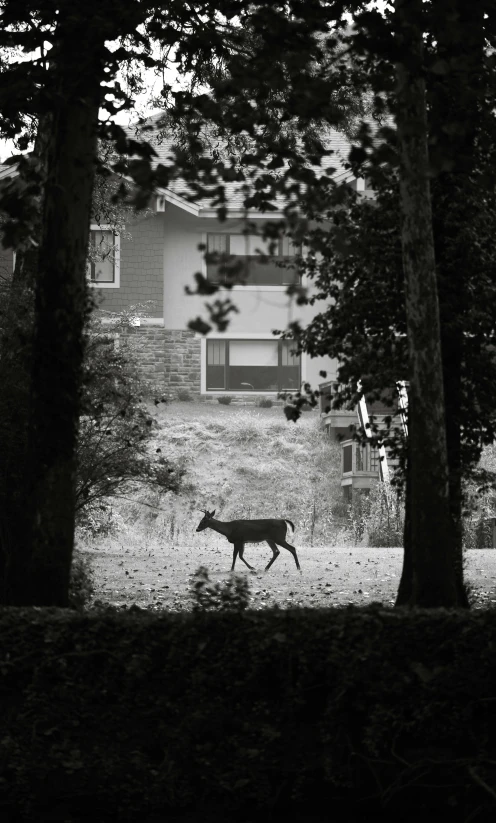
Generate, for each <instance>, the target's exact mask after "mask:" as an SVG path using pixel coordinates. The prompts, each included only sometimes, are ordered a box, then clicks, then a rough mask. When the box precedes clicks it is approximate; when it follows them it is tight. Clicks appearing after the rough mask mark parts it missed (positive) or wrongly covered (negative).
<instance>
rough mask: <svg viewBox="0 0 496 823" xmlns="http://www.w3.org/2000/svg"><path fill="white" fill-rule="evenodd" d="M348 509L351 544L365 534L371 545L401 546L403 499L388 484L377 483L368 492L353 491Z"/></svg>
mask: <svg viewBox="0 0 496 823" xmlns="http://www.w3.org/2000/svg"><path fill="white" fill-rule="evenodd" d="M348 510H349V526H348V529H349V531H350V532H351V534H350V536H351V537H352V539H353V542H354V544H355V545H356V544H358V543H360V542H361V541H362V540H363V539H364V537H366V538H367V545H368V546H372V547H388V546H390V547H401V546H403V529H404V522H405V514H404V503H403V498H402V497H401V496H400V495H399V494H398V493H397V491H396V489H394V488H393V486H391V484H390V483H382V482H381V483H380V482H377V483H375V484H374V485H373V486H372V488H371V489H370V492H368V493H366V492H363V491H362V492H356V491H355V492H354V494H353V499H352V503H351V505H349V507H348Z"/></svg>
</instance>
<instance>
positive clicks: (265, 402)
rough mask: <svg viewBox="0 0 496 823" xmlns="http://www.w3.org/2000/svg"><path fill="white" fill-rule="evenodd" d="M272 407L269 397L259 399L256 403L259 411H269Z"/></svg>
mask: <svg viewBox="0 0 496 823" xmlns="http://www.w3.org/2000/svg"><path fill="white" fill-rule="evenodd" d="M273 405H274V403H273V401H272V400H271V399H270V397H260V398H259V400H258V401H257V406H258V407H259V409H271V408H272V406H273Z"/></svg>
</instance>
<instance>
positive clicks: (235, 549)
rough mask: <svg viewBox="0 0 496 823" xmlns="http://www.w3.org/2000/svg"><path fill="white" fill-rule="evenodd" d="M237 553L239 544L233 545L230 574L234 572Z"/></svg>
mask: <svg viewBox="0 0 496 823" xmlns="http://www.w3.org/2000/svg"><path fill="white" fill-rule="evenodd" d="M238 552H239V543H235V544H234V551H233V564H232V566H231V571H232V572H233V571H234V564H235V563H236V558H237V556H238Z"/></svg>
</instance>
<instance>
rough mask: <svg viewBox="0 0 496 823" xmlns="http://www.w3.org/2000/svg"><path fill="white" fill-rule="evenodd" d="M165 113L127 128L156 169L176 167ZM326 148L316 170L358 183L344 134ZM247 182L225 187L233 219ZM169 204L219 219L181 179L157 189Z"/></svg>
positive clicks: (4, 168)
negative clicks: (151, 154)
mask: <svg viewBox="0 0 496 823" xmlns="http://www.w3.org/2000/svg"><path fill="white" fill-rule="evenodd" d="M163 116H164V113H163V112H157V113H156V114H155V115H152V116H151V117H149V118H148V119H147V120H146V121H145V122H144V123H141V124H140V125H135V126H129V127H127V128H126V132H127V133H128V135H129V136H130V137H134V138H141V139H143V138H145V139H146V140H147V142H149V143H150V144H151V145H152V146H153V148H154V150H155V152H156V153H157V157H156V158H155V159H154V163H155V165H158V164H159V163H162V164H163V165H164V166H171V165H172V163H173V147H174V145H175V144H176V143H177V140H175V139H174V137H173V136H166V135H164V129H163V127H161V121H162V120H163ZM145 126H146V127H148V128H149V127H150V126H151V127H152V130H151V131H146V132H142V133H140V132H141V130H142V129H143V128H144V127H145ZM324 142H325V145H326V148H328V149H330V150H331V152H332V153H331V154H330V155H326V156H325V157H323V159H322V165H321V166H320V167H316V170H317V171H318V170H320V171H322V173H325V172H327V170H328V169H330V168H333V169H334V170H335V171H334V173H333V174H332V178H333V179H334V180H335V181H336V182H337V183H352V182H353V181H354V180H355V177H354V175H353V173H352V172H351V171H350V170H349V169H346V168H345V162H346V159H347V156H348V152H349V149H350V142H349V140H348V139H347V138H346V137H345V136H344V135H343V134H341V133H339V132H337V131H334V130H329V132H328V133H327V135H326V139H325V141H324ZM16 173H17V164H13V163H10V164H8V165H7V164H0V181H1V180H3V179H5V178H7V177H10V176H12V175H16ZM242 187H243V182H238V181H226V182H225V183H224V188H225V193H226V200H227V209H228V216H229V217H234V218H236V217H242V216H244V215H245V214H246V212H245V208H244V198H245V194H244V192H243V191H242ZM161 200H162V202H163V201H166V202H168V203H170V204H171V205H174V206H176V207H178V208H180V209H182V210H184V211H186V212H188V213H190V214H192V215H195V216H196V217H216V216H217V209H216V207H214V206H212V204H211V201H210V199H209V198H208V197H206V196H205V197H198V196H194V194H193V191H192V189H191V187H190V186H189V185H188V183H187V181H185V180H184V179H181V178H178V179H175V180H174V181H172V182H171V183H170V185H169V186H168V187H167V188H158V189H157V210H162V208H161V207H160V205H159V204H160V201H161ZM274 205H275V206H278V207H279V209H278V210H277V211H270V212H267V213H263V212H260V211H254V212H253V213H252V216H253V217H255V216H256V217H258V218H263V219H268V218H274V217H278V216H280V213H281V211H282V209H283V207H284V205H285V201H284V199H283V198H282V197H281V196H278V197H276V199H275V201H274Z"/></svg>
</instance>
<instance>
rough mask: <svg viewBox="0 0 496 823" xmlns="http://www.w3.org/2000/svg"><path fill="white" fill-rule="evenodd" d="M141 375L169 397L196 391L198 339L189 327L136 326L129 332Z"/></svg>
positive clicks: (198, 364)
mask: <svg viewBox="0 0 496 823" xmlns="http://www.w3.org/2000/svg"><path fill="white" fill-rule="evenodd" d="M129 336H130V338H132V347H133V349H134V352H135V354H136V357H137V360H138V365H139V370H140V373H141V375H142V377H143V378H144V379H145V380H146V381H147V382H148V383H149V384H153V386H154V388H155V389H156V390H158V391H163V392H164V393H165V394H166V395H168V396H169V397H171V398H176V397H177V394H178V391H181V390H182V391H188V392H189V393H190V394H191V395H192V396H194V397H199V395H200V386H201V383H200V371H201V361H200V358H201V354H200V339H199V338H197V337H195V334H194V332H192V331H171V330H169V329H164V328H161V327H157V326H140V327H138V328H134V329H132V331H130V332H129Z"/></svg>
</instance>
